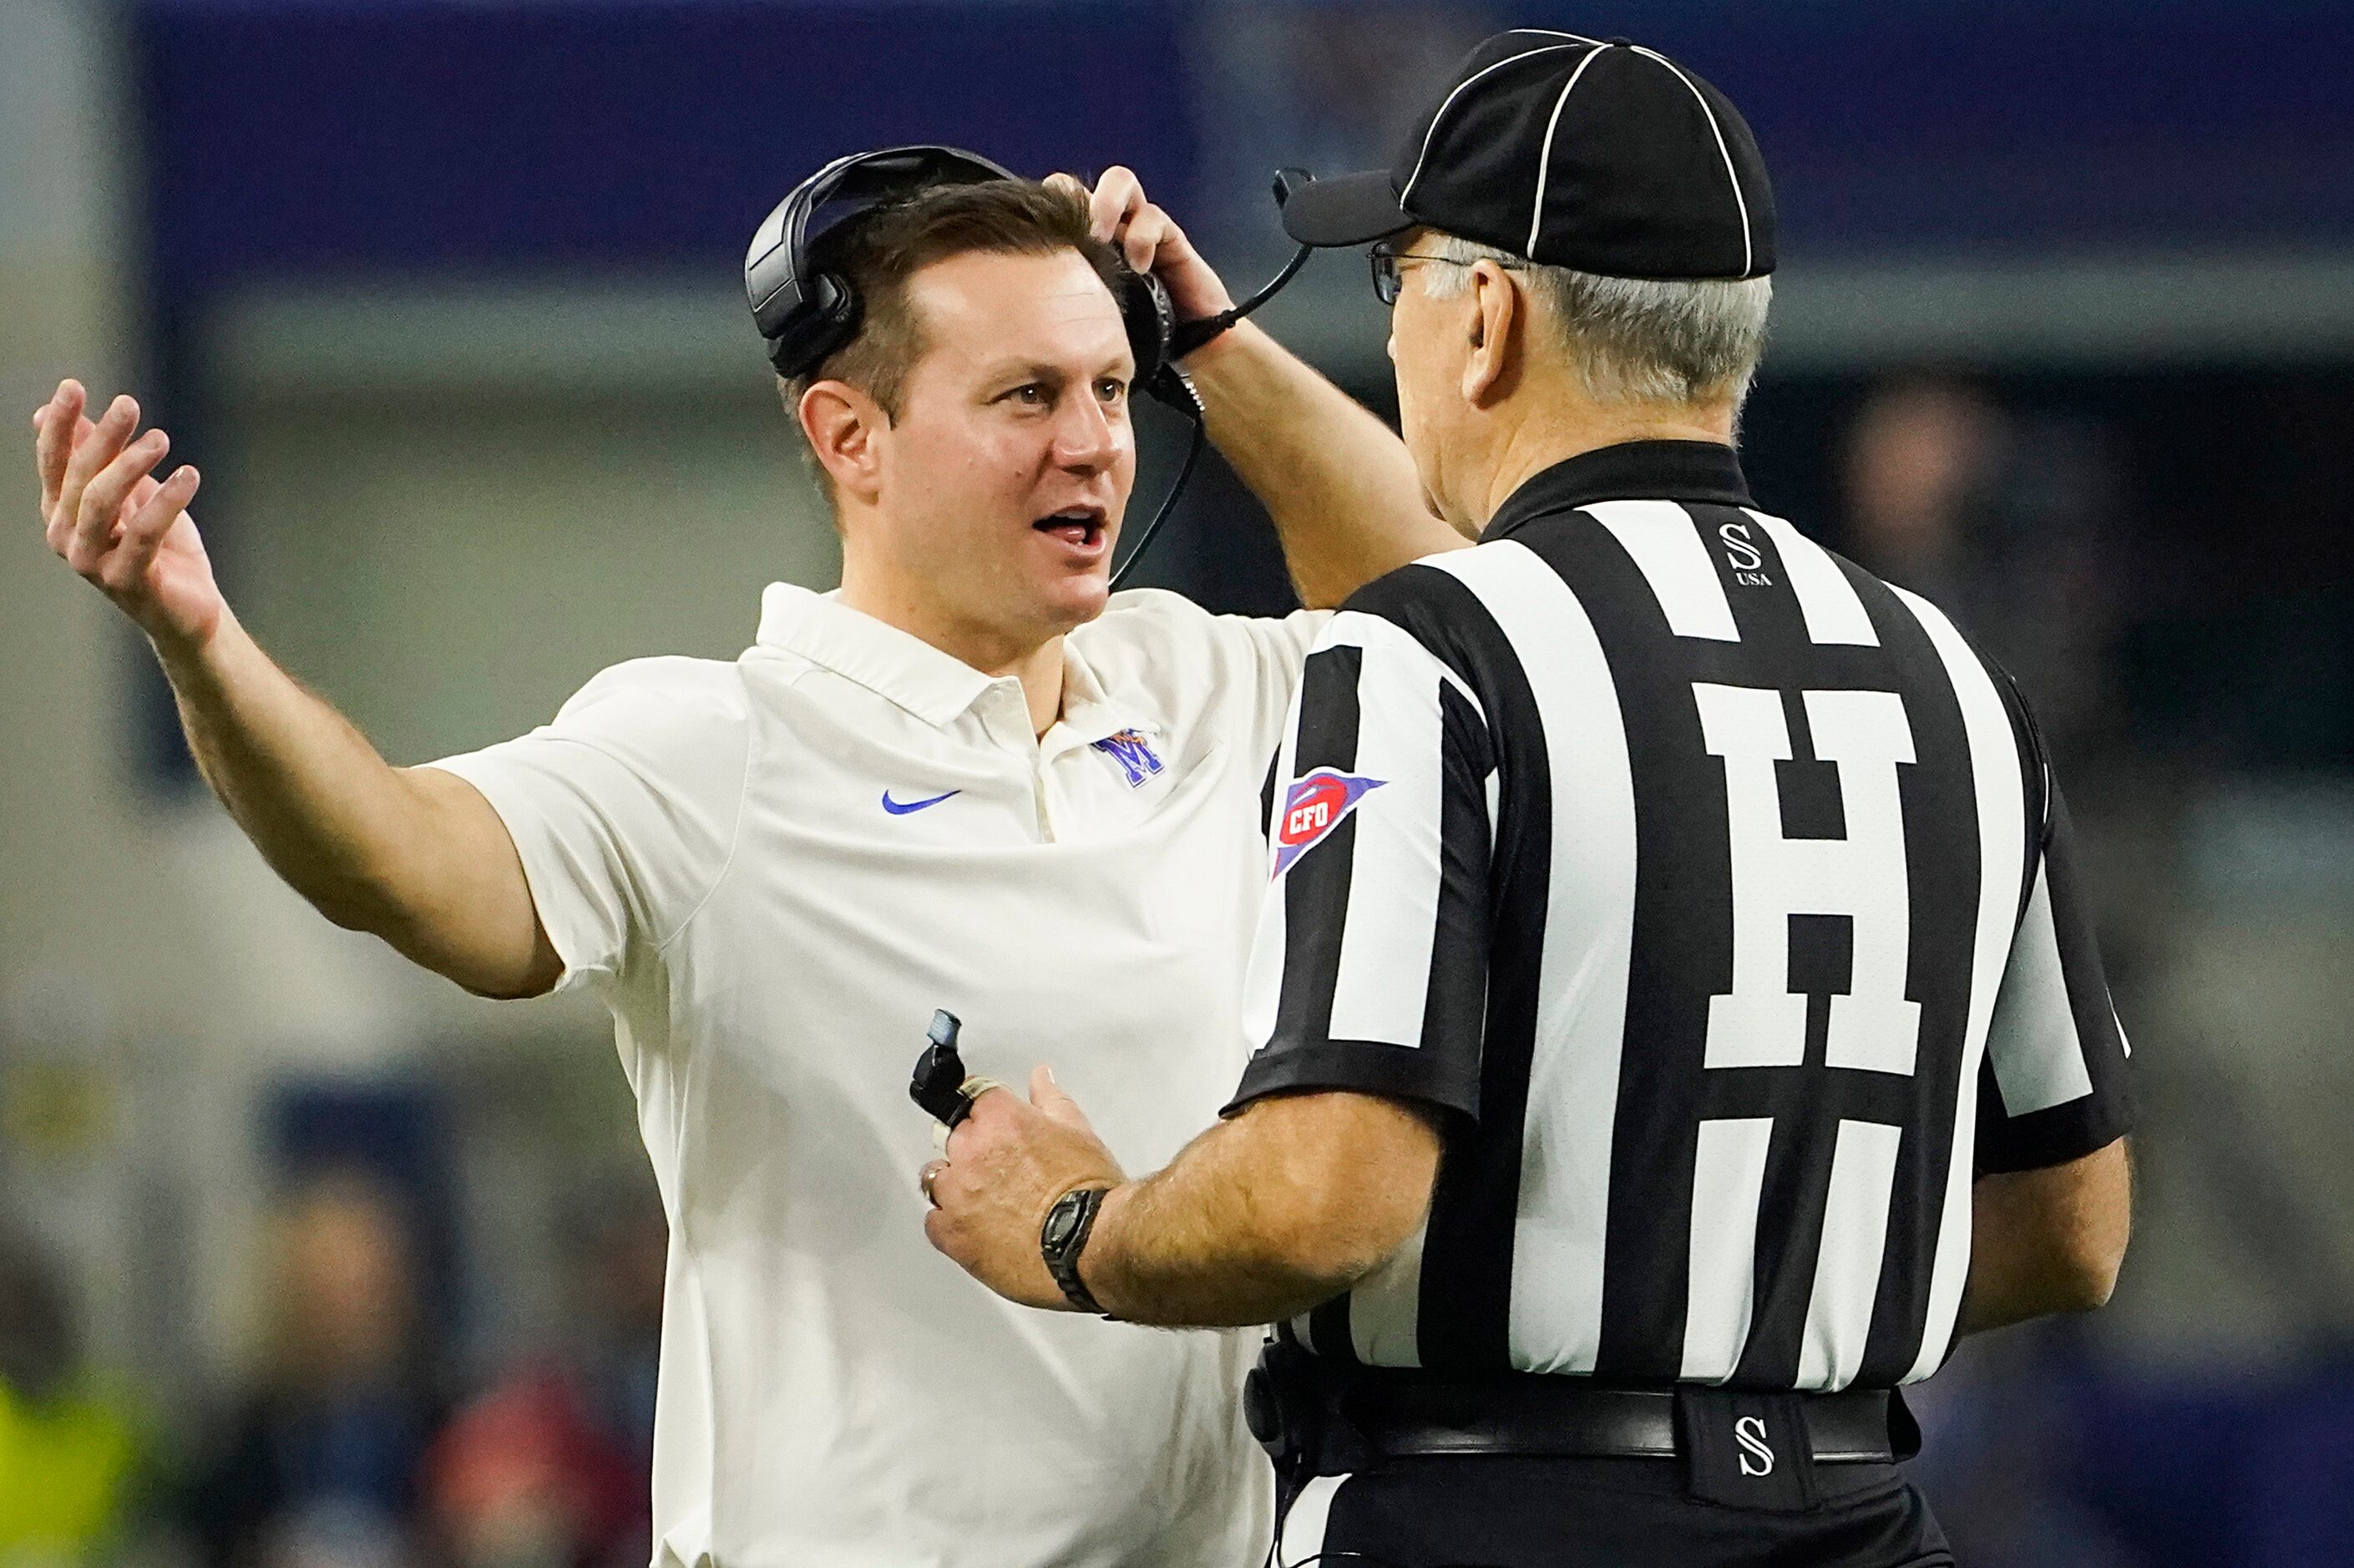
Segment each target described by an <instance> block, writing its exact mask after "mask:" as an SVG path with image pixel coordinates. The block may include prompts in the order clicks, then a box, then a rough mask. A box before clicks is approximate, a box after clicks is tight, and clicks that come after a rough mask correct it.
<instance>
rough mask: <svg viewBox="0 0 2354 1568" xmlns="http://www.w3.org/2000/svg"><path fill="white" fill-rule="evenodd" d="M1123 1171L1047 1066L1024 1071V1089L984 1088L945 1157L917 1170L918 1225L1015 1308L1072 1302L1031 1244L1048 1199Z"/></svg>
mask: <svg viewBox="0 0 2354 1568" xmlns="http://www.w3.org/2000/svg"><path fill="white" fill-rule="evenodd" d="M1125 1180H1127V1178H1126V1177H1125V1176H1123V1175H1122V1174H1121V1173H1120V1169H1119V1161H1118V1160H1114V1159H1113V1158H1112V1155H1111V1150H1108V1149H1107V1148H1105V1147H1104V1142H1103V1139H1099V1138H1097V1136H1096V1133H1095V1128H1091V1127H1089V1126H1088V1125H1087V1113H1086V1112H1084V1111H1082V1110H1080V1109H1079V1106H1078V1102H1077V1101H1076V1100H1074V1099H1073V1098H1071V1097H1070V1096H1068V1095H1066V1094H1065V1093H1064V1092H1063V1091H1062V1089H1061V1087H1060V1086H1057V1085H1056V1084H1055V1075H1054V1074H1053V1072H1051V1071H1050V1070H1048V1069H1047V1068H1045V1067H1043V1066H1042V1067H1039V1068H1036V1069H1035V1070H1034V1071H1033V1072H1032V1073H1031V1075H1030V1097H1029V1098H1028V1099H1027V1100H1023V1099H1022V1098H1020V1097H1017V1096H1015V1095H1014V1094H1013V1092H1012V1091H1011V1090H1008V1089H1003V1088H992V1089H990V1090H987V1091H986V1092H984V1093H983V1094H982V1095H981V1097H979V1098H977V1099H975V1100H974V1101H973V1102H972V1114H971V1115H970V1116H968V1117H966V1118H964V1119H963V1120H962V1121H960V1122H959V1123H957V1127H956V1130H955V1131H954V1132H952V1133H950V1134H949V1148H948V1158H947V1159H946V1160H933V1161H931V1162H930V1163H929V1164H928V1165H926V1166H925V1167H924V1170H923V1173H922V1175H921V1176H920V1178H919V1179H918V1181H919V1183H920V1185H921V1186H922V1187H923V1188H924V1190H925V1191H926V1192H928V1194H929V1195H930V1197H931V1200H932V1209H931V1212H930V1213H928V1214H926V1215H925V1216H924V1234H925V1235H927V1236H928V1237H930V1238H931V1243H932V1245H934V1246H936V1247H938V1248H939V1249H940V1251H942V1252H944V1253H946V1254H948V1255H949V1256H950V1257H951V1258H954V1259H955V1260H956V1261H957V1263H958V1264H959V1265H960V1266H961V1267H962V1268H963V1269H964V1271H965V1272H966V1273H967V1274H970V1275H971V1276H972V1277H974V1278H975V1279H978V1280H980V1281H981V1283H982V1284H983V1285H986V1286H988V1287H990V1288H991V1290H994V1291H996V1292H997V1293H998V1294H999V1295H1000V1296H1002V1297H1004V1298H1006V1299H1007V1300H1009V1301H1013V1302H1018V1303H1020V1304H1021V1305H1023V1306H1024V1307H1044V1308H1050V1309H1053V1310H1055V1311H1066V1312H1067V1311H1074V1310H1076V1308H1073V1307H1072V1306H1071V1304H1070V1302H1069V1301H1067V1300H1066V1299H1065V1298H1064V1296H1063V1292H1062V1289H1061V1287H1059V1286H1057V1285H1056V1284H1055V1277H1054V1276H1053V1275H1051V1274H1049V1273H1047V1272H1046V1265H1045V1262H1044V1259H1043V1258H1041V1257H1040V1256H1039V1253H1038V1230H1039V1227H1040V1226H1042V1225H1044V1224H1045V1223H1046V1211H1047V1210H1049V1209H1051V1208H1053V1207H1054V1206H1055V1200H1056V1199H1058V1198H1060V1197H1061V1196H1062V1195H1063V1194H1064V1193H1066V1192H1070V1191H1071V1190H1072V1189H1074V1188H1076V1187H1090V1186H1115V1185H1117V1184H1119V1182H1121V1181H1125Z"/></svg>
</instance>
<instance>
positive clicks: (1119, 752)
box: [1095, 729, 1161, 789]
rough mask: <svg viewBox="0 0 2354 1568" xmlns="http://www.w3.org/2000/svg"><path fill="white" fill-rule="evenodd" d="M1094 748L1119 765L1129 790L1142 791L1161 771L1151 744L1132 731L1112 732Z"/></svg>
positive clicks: (1159, 762)
mask: <svg viewBox="0 0 2354 1568" xmlns="http://www.w3.org/2000/svg"><path fill="white" fill-rule="evenodd" d="M1095 748H1096V749H1097V751H1100V752H1102V753H1103V754H1104V755H1105V756H1106V757H1108V758H1111V759H1112V760H1113V761H1114V762H1117V763H1119V768H1120V771H1121V772H1122V773H1125V774H1126V775H1127V776H1128V787H1129V789H1143V788H1144V787H1145V785H1146V784H1148V783H1150V782H1151V779H1152V776H1153V775H1154V774H1156V773H1158V772H1160V771H1161V758H1158V757H1155V756H1154V755H1153V754H1152V746H1151V743H1150V742H1149V741H1147V740H1146V739H1145V738H1144V736H1140V735H1139V734H1137V733H1136V731H1134V730H1132V729H1122V730H1115V731H1113V732H1112V733H1111V734H1109V735H1108V736H1104V737H1103V738H1102V739H1101V740H1098V741H1097V742H1096V743H1095Z"/></svg>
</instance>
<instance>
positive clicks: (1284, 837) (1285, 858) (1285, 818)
mask: <svg viewBox="0 0 2354 1568" xmlns="http://www.w3.org/2000/svg"><path fill="white" fill-rule="evenodd" d="M1388 782H1389V780H1388V779H1367V778H1364V777H1363V776H1362V775H1359V774H1355V773H1341V772H1337V771H1335V770H1334V769H1332V768H1318V769H1316V771H1315V772H1313V773H1310V774H1309V775H1308V776H1307V777H1305V778H1303V779H1295V780H1294V781H1293V783H1292V786H1291V788H1290V789H1288V790H1286V791H1285V792H1284V797H1283V814H1282V815H1281V816H1279V817H1278V818H1277V819H1276V821H1275V876H1281V875H1282V874H1284V873H1285V872H1287V871H1289V870H1290V869H1291V863H1292V862H1293V861H1296V860H1298V859H1299V857H1300V856H1301V855H1304V854H1306V853H1308V852H1309V851H1310V850H1312V849H1314V848H1315V847H1316V846H1317V845H1318V844H1320V843H1321V842H1323V841H1324V836H1325V835H1326V834H1327V833H1330V832H1331V831H1332V830H1333V829H1334V828H1337V827H1339V826H1340V825H1341V821H1343V820H1345V819H1346V818H1347V816H1348V815H1349V813H1350V812H1352V811H1353V810H1356V809H1357V802H1358V801H1360V800H1363V799H1364V798H1365V797H1366V796H1367V795H1368V794H1370V793H1372V792H1373V790H1375V789H1380V788H1381V787H1382V786H1383V785H1384V784H1386V783H1388ZM1268 880H1269V881H1273V880H1274V877H1273V876H1271V877H1269V878H1268Z"/></svg>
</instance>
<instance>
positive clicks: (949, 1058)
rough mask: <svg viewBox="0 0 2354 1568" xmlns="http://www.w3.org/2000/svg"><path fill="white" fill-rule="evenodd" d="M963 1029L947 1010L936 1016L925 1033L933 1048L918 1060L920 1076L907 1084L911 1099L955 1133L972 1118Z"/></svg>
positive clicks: (958, 1020)
mask: <svg viewBox="0 0 2354 1568" xmlns="http://www.w3.org/2000/svg"><path fill="white" fill-rule="evenodd" d="M963 1027H964V1022H963V1020H961V1019H960V1018H958V1017H957V1015H956V1014H955V1013H953V1012H949V1011H948V1010H947V1009H946V1008H942V1009H941V1010H940V1011H938V1012H935V1013H933V1014H932V1026H931V1028H930V1029H928V1030H927V1031H926V1032H925V1038H926V1039H928V1040H929V1041H930V1042H931V1044H928V1045H927V1046H926V1047H925V1048H924V1054H922V1055H920V1056H918V1057H917V1058H916V1075H915V1076H914V1077H913V1078H911V1079H910V1080H908V1083H907V1097H908V1098H909V1099H911V1100H913V1101H915V1102H916V1104H917V1105H918V1106H921V1107H923V1108H924V1110H925V1112H926V1113H927V1114H928V1115H929V1116H930V1117H931V1118H932V1119H933V1120H934V1121H939V1122H946V1123H947V1124H948V1127H949V1131H951V1132H953V1131H955V1130H956V1125H957V1123H959V1122H960V1121H962V1120H963V1119H964V1118H967V1117H969V1116H970V1115H971V1114H972V1101H971V1100H970V1099H968V1098H966V1097H965V1093H964V1081H965V1078H966V1076H967V1074H966V1073H965V1070H964V1058H963V1057H961V1056H960V1055H958V1054H957V1032H958V1031H959V1030H960V1029H962V1028H963Z"/></svg>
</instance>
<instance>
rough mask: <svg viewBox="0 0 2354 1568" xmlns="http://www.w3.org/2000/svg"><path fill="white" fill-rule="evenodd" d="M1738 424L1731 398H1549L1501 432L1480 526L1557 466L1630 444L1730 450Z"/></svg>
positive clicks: (1503, 410)
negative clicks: (1694, 444)
mask: <svg viewBox="0 0 2354 1568" xmlns="http://www.w3.org/2000/svg"><path fill="white" fill-rule="evenodd" d="M1530 391H1531V392H1533V391H1534V388H1531V389H1530ZM1525 395H1526V394H1523V396H1525ZM1518 400H1519V398H1518V397H1515V398H1512V399H1510V400H1508V401H1507V403H1506V404H1505V405H1502V406H1500V407H1499V408H1498V409H1497V410H1496V412H1497V414H1499V415H1500V416H1503V417H1505V418H1510V417H1511V408H1510V403H1511V402H1516V401H1518ZM1733 419H1734V404H1733V402H1732V400H1731V399H1729V398H1728V399H1725V400H1724V401H1722V402H1712V403H1618V402H1610V403H1606V402H1602V401H1600V400H1599V399H1596V398H1595V397H1590V396H1587V395H1585V393H1584V391H1583V389H1582V388H1581V389H1579V391H1578V392H1576V393H1575V394H1572V395H1569V396H1565V397H1547V398H1545V399H1544V400H1543V402H1542V403H1539V404H1537V405H1536V406H1535V407H1534V408H1532V409H1531V410H1530V411H1529V412H1528V413H1526V414H1525V415H1523V416H1522V417H1520V418H1516V419H1512V420H1511V423H1510V424H1509V425H1508V426H1506V427H1505V428H1504V429H1501V430H1500V431H1499V432H1498V433H1499V435H1500V438H1501V439H1500V440H1499V441H1498V442H1497V444H1496V448H1495V450H1496V461H1494V463H1493V464H1492V465H1491V466H1490V471H1489V473H1488V475H1487V483H1486V485H1485V487H1484V495H1485V504H1484V505H1483V506H1482V507H1480V508H1479V511H1478V513H1477V516H1478V517H1479V524H1480V526H1482V527H1485V526H1486V525H1487V522H1488V519H1489V518H1490V517H1493V516H1494V515H1495V514H1496V513H1497V511H1498V509H1499V508H1500V507H1501V506H1502V505H1503V504H1504V503H1505V502H1506V501H1509V500H1510V499H1511V495H1512V493H1513V492H1514V491H1516V490H1518V489H1520V488H1521V486H1522V485H1523V484H1526V483H1527V482H1529V481H1530V480H1532V479H1534V478H1535V477H1536V476H1537V475H1538V474H1541V473H1543V471H1545V470H1547V469H1549V468H1552V467H1553V466H1554V465H1555V464H1556V463H1564V462H1567V461H1569V460H1570V459H1572V458H1574V457H1581V456H1583V455H1584V454H1585V453H1587V452H1591V451H1599V450H1602V449H1603V448H1604V447H1617V446H1625V445H1626V444H1627V443H1628V442H1629V441H1713V442H1715V443H1716V444H1717V445H1719V446H1726V447H1729V446H1731V445H1733Z"/></svg>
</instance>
